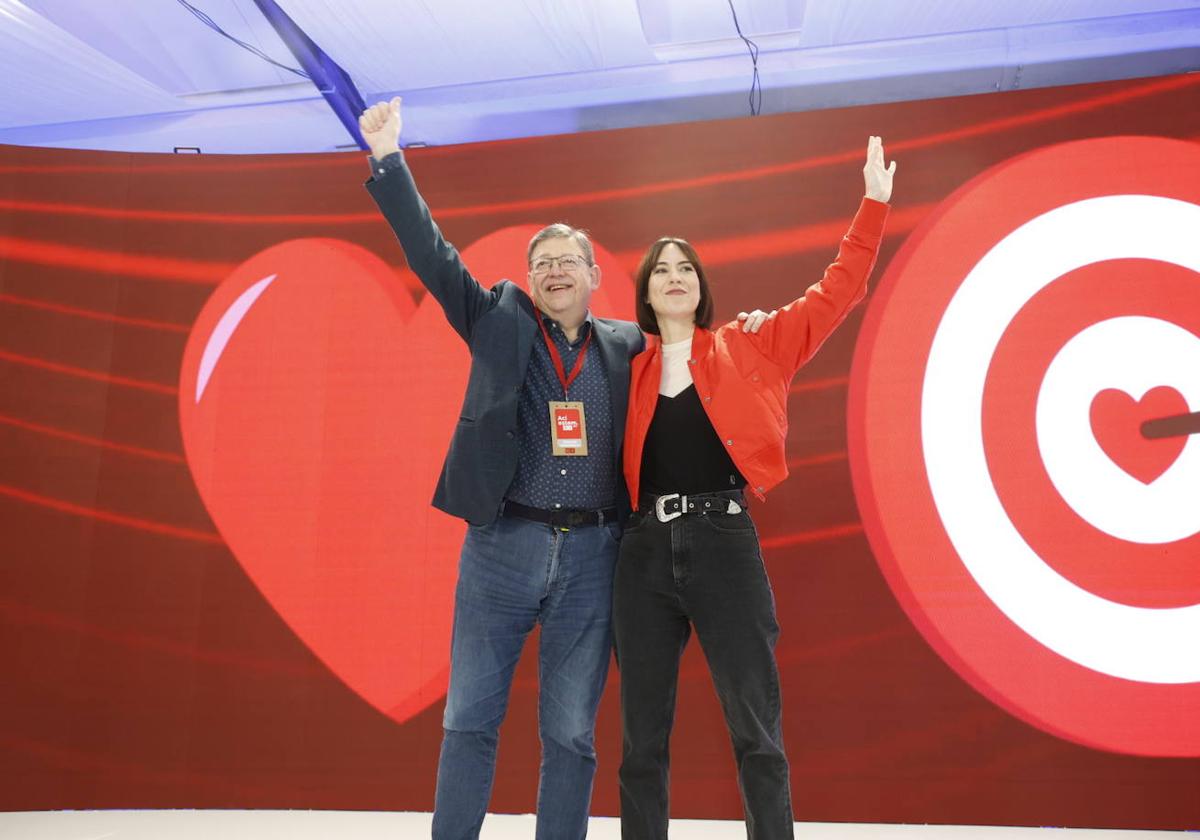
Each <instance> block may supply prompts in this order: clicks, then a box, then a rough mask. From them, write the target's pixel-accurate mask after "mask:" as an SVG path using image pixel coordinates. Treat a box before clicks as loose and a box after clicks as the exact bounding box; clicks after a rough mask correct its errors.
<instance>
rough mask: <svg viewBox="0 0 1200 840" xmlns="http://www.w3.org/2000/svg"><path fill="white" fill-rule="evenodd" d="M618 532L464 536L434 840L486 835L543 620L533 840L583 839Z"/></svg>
mask: <svg viewBox="0 0 1200 840" xmlns="http://www.w3.org/2000/svg"><path fill="white" fill-rule="evenodd" d="M619 534H620V532H619V530H618V526H617V525H616V524H612V525H601V526H588V527H582V528H572V529H570V530H569V531H563V530H560V529H556V528H552V527H550V526H549V525H543V524H540V523H536V522H529V521H527V520H524V519H515V518H508V517H500V518H499V519H497V520H496V521H495V522H493V523H492V524H490V525H483V526H471V527H470V528H469V529H468V531H467V537H466V540H465V541H464V542H463V548H462V556H461V558H460V560H459V571H458V589H457V591H456V594H455V604H454V634H453V638H452V642H451V654H450V690H449V694H448V696H447V698H446V713H445V716H444V718H443V721H442V726H443V728H444V730H445V733H444V736H443V739H442V753H441V758H440V760H439V762H438V778H437V794H436V797H435V802H434V813H433V837H434V840H474V838H477V837H478V836H479V829H480V827H481V826H482V824H483V817H484V814H485V813H486V812H487V804H488V800H489V799H490V797H491V792H492V779H493V775H494V772H495V767H496V743H497V740H498V739H497V735H498V731H499V729H500V723H501V722H502V721H503V720H504V714H505V711H506V710H507V707H508V695H509V689H510V688H511V686H512V678H513V671H514V669H515V668H516V665H517V660H518V659H519V658H520V656H521V649H522V648H523V647H524V646H525V638H526V637H527V636H528V635H529V632H530V631H531V630H533V627H534V625H535V624H536V623H540V624H541V626H542V631H541V643H540V646H539V650H538V683H539V689H540V692H539V697H538V730H539V735H540V736H541V742H542V764H541V773H540V779H539V782H538V804H537V810H538V818H537V838H538V840H575V838H583V837H585V836H586V835H587V820H588V810H589V806H590V804H591V799H592V779H593V777H594V776H595V773H596V751H595V748H594V746H593V739H592V736H593V732H594V730H595V724H596V710H597V708H598V707H599V705H600V694H601V693H602V692H603V691H604V681H605V679H606V678H607V676H608V662H609V657H610V655H611V651H612V622H611V616H612V582H613V570H614V568H615V566H616V560H617V538H618V536H619Z"/></svg>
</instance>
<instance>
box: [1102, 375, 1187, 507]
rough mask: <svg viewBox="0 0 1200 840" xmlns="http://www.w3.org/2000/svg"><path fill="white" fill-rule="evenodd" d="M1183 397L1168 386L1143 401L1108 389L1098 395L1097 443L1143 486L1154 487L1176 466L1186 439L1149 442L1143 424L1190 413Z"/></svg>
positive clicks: (1149, 394)
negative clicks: (1163, 475) (1142, 428)
mask: <svg viewBox="0 0 1200 840" xmlns="http://www.w3.org/2000/svg"><path fill="white" fill-rule="evenodd" d="M1188 410H1189V409H1188V404H1187V401H1186V400H1184V398H1183V395H1182V394H1180V393H1179V392H1178V391H1176V390H1175V389H1174V388H1171V387H1170V386H1167V385H1160V386H1158V387H1157V388H1151V389H1150V390H1149V391H1147V392H1146V393H1145V394H1144V395H1142V398H1141V399H1140V400H1135V399H1134V398H1133V397H1132V396H1130V395H1129V394H1127V393H1125V392H1124V391H1120V390H1117V389H1115V388H1107V389H1105V390H1103V391H1101V392H1100V393H1098V394H1096V396H1095V398H1094V399H1093V400H1092V407H1091V410H1090V412H1089V414H1090V417H1091V421H1092V434H1093V435H1095V437H1096V443H1098V444H1100V448H1101V449H1103V450H1104V454H1105V455H1107V456H1108V457H1109V458H1110V459H1111V460H1112V462H1113V463H1114V464H1116V465H1117V466H1118V467H1120V468H1121V469H1123V470H1124V471H1125V472H1127V473H1129V474H1130V475H1131V476H1133V477H1134V478H1136V479H1137V480H1138V481H1140V482H1142V483H1143V484H1150V483H1152V482H1153V481H1154V480H1155V479H1157V478H1158V477H1159V476H1161V475H1162V474H1163V473H1165V472H1166V471H1167V470H1168V469H1170V467H1171V465H1172V464H1174V463H1175V460H1176V459H1177V458H1178V457H1179V453H1181V452H1182V451H1183V447H1184V444H1186V443H1187V438H1185V437H1173V438H1159V439H1156V440H1150V439H1147V438H1146V437H1144V436H1143V435H1142V431H1141V427H1142V423H1144V422H1146V421H1147V420H1156V419H1158V418H1160V417H1170V416H1172V415H1177V414H1186V413H1187V412H1188Z"/></svg>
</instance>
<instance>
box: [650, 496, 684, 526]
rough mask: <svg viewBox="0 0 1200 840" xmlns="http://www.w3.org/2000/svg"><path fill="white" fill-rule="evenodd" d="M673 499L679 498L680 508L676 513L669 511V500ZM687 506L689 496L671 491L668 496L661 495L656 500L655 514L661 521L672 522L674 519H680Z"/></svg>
mask: <svg viewBox="0 0 1200 840" xmlns="http://www.w3.org/2000/svg"><path fill="white" fill-rule="evenodd" d="M672 499H679V500H680V503H679V510H677V511H675V512H674V513H667V511H666V507H667V502H669V501H671V500H672ZM685 507H687V496H680V495H679V494H678V493H669V494H667V495H666V496H659V497H658V498H657V499H655V500H654V515H655V516H656V517H658V521H659V522H670V521H671V520H672V519H678V518H679V517H681V516H683V509H684V508H685Z"/></svg>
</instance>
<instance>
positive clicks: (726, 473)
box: [641, 384, 746, 496]
mask: <svg viewBox="0 0 1200 840" xmlns="http://www.w3.org/2000/svg"><path fill="white" fill-rule="evenodd" d="M641 485H642V488H643V489H644V491H645V492H647V493H652V494H654V495H656V496H658V495H662V494H663V493H712V492H715V491H717V490H732V489H735V488H742V487H745V486H746V479H744V478H742V474H741V473H740V472H738V468H737V467H735V466H734V465H733V460H732V459H731V458H730V457H729V453H728V452H727V451H726V450H725V446H724V444H722V443H721V439H720V438H719V437H717V432H716V430H715V429H713V427H712V423H710V422H709V420H708V415H707V414H705V413H704V407H703V406H701V405H700V396H699V395H698V394H697V393H696V386H695V385H694V384H693V385H689V386H688V387H687V388H685V389H684V390H683V391H680V392H679V394H677V395H676V396H674V397H665V396H663V395H662V394H659V395H658V403H657V404H656V405H655V406H654V418H653V419H652V420H651V421H650V430H649V431H648V432H647V433H646V443H645V447H644V448H643V449H642V480H641Z"/></svg>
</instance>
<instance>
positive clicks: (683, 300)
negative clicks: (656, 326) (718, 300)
mask: <svg viewBox="0 0 1200 840" xmlns="http://www.w3.org/2000/svg"><path fill="white" fill-rule="evenodd" d="M647 298H648V299H647V302H648V303H649V304H650V308H651V309H653V310H654V314H655V315H656V316H657V317H659V318H662V317H664V316H665V317H668V318H681V317H684V316H689V317H691V318H692V319H694V318H695V315H696V308H697V307H698V306H699V305H700V277H699V276H698V275H697V274H696V267H695V266H694V265H692V263H691V260H689V259H688V258H687V256H686V255H684V253H683V250H682V249H680V247H679V246H678V245H676V244H675V243H674V242H672V243H670V244H668V245H667V246H666V247H664V248H663V249H662V251H660V252H659V255H658V262H656V263H655V264H654V267H653V268H651V269H650V283H649V285H648V287H647Z"/></svg>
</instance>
